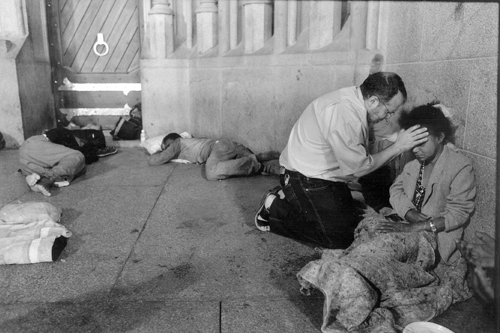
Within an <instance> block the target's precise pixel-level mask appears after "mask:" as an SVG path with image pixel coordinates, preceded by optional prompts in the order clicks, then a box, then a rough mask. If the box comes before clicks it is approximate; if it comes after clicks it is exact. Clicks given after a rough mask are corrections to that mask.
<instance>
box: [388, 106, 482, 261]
mask: <svg viewBox="0 0 500 333" xmlns="http://www.w3.org/2000/svg"><path fill="white" fill-rule="evenodd" d="M400 122H401V126H402V127H403V128H408V127H411V126H413V125H414V124H420V125H421V126H425V127H427V129H428V131H429V137H428V141H427V142H425V143H424V144H422V145H420V146H417V147H415V148H413V154H414V155H415V157H416V159H415V160H413V161H411V162H409V163H408V164H406V165H405V167H404V169H403V172H402V173H401V174H400V175H399V176H398V177H397V178H396V180H395V181H394V184H393V185H392V186H391V188H390V199H389V200H390V203H391V206H392V207H393V208H394V210H395V211H396V213H397V214H398V216H399V217H401V218H403V219H404V220H405V221H407V222H409V223H408V224H403V223H399V224H392V223H383V224H381V225H380V226H379V231H381V232H391V231H402V232H415V231H422V230H425V231H431V232H432V233H434V234H435V235H436V237H437V242H438V254H439V255H440V260H441V261H442V262H443V263H445V264H447V265H453V264H454V263H456V262H457V260H458V258H460V253H459V251H457V246H456V244H455V239H462V237H463V228H464V227H465V225H466V223H467V221H468V220H469V217H470V214H471V213H472V211H473V210H474V198H475V196H476V184H475V177H474V172H473V170H472V164H471V162H470V161H469V159H468V158H467V157H466V156H464V155H462V154H460V153H459V152H458V150H457V149H455V148H454V146H453V144H452V141H453V134H454V133H453V132H454V128H453V126H452V124H451V121H450V119H449V118H447V117H445V116H444V114H443V112H442V111H441V110H440V109H439V108H437V107H434V106H433V105H424V106H420V107H417V108H415V109H414V110H413V111H411V112H410V113H409V114H407V115H402V117H401V120H400Z"/></svg>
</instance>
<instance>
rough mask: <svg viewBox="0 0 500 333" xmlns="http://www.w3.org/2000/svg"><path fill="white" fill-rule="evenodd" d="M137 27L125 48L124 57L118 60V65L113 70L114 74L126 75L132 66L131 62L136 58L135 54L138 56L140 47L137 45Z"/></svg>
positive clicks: (138, 33)
mask: <svg viewBox="0 0 500 333" xmlns="http://www.w3.org/2000/svg"><path fill="white" fill-rule="evenodd" d="M139 35H140V32H139V27H137V29H136V30H135V34H134V36H133V37H132V40H131V41H130V43H129V44H128V46H127V49H126V50H125V51H124V55H123V57H122V59H121V60H120V63H119V64H118V66H117V67H116V69H115V70H114V71H115V72H122V73H127V72H128V69H129V68H130V67H131V66H132V62H133V61H134V59H135V58H136V54H138V52H139V49H140V45H139Z"/></svg>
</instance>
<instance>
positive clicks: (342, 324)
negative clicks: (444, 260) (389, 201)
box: [297, 210, 472, 333]
mask: <svg viewBox="0 0 500 333" xmlns="http://www.w3.org/2000/svg"><path fill="white" fill-rule="evenodd" d="M381 220H386V217H385V216H384V215H383V214H379V213H377V212H375V211H374V210H373V211H368V212H367V213H366V214H365V217H364V219H363V220H362V221H361V222H360V224H359V225H358V227H357V229H356V232H355V240H354V242H353V244H352V245H351V246H350V247H349V248H348V249H346V250H324V251H323V254H322V257H321V259H319V260H315V261H312V262H310V263H308V264H307V265H306V266H305V267H304V268H302V270H301V271H300V272H299V273H298V274H297V278H298V280H299V283H300V284H301V292H302V293H304V294H306V295H309V294H311V292H312V291H313V290H314V289H319V290H320V291H321V292H322V293H323V294H324V296H325V303H324V309H323V324H322V327H321V330H322V332H325V333H327V332H328V333H333V332H335V333H344V332H363V333H368V332H371V333H373V332H381V333H382V332H383V333H390V332H394V333H396V332H400V331H401V330H402V329H403V328H404V327H405V326H406V325H408V324H410V323H412V322H415V321H428V320H430V319H432V318H433V317H435V316H437V315H439V314H440V313H442V312H443V311H445V310H446V309H448V308H449V307H450V305H451V304H453V303H455V302H458V301H463V300H466V299H468V298H470V297H471V296H472V293H471V291H470V290H469V287H468V285H467V281H466V280H465V275H466V272H467V264H466V262H465V260H459V261H458V262H457V263H456V265H455V266H453V267H449V266H448V267H445V266H444V265H441V264H438V261H439V259H438V256H437V255H436V249H437V243H436V239H435V237H434V235H433V234H432V233H430V232H414V233H403V232H401V233H387V234H380V233H377V232H375V231H374V230H375V229H374V228H373V226H374V225H375V224H376V223H377V222H378V221H381Z"/></svg>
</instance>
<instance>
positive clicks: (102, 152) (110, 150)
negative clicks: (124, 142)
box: [97, 147, 118, 157]
mask: <svg viewBox="0 0 500 333" xmlns="http://www.w3.org/2000/svg"><path fill="white" fill-rule="evenodd" d="M117 152H118V149H116V148H115V147H104V148H102V149H98V150H97V156H99V157H106V156H109V155H113V154H116V153H117Z"/></svg>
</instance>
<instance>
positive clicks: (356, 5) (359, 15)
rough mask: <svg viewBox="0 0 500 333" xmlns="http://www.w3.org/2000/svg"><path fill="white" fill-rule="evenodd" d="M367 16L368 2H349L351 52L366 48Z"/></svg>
mask: <svg viewBox="0 0 500 333" xmlns="http://www.w3.org/2000/svg"><path fill="white" fill-rule="evenodd" d="M367 16H368V2H365V1H351V36H350V41H351V50H361V49H364V48H365V47H366V27H367Z"/></svg>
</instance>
